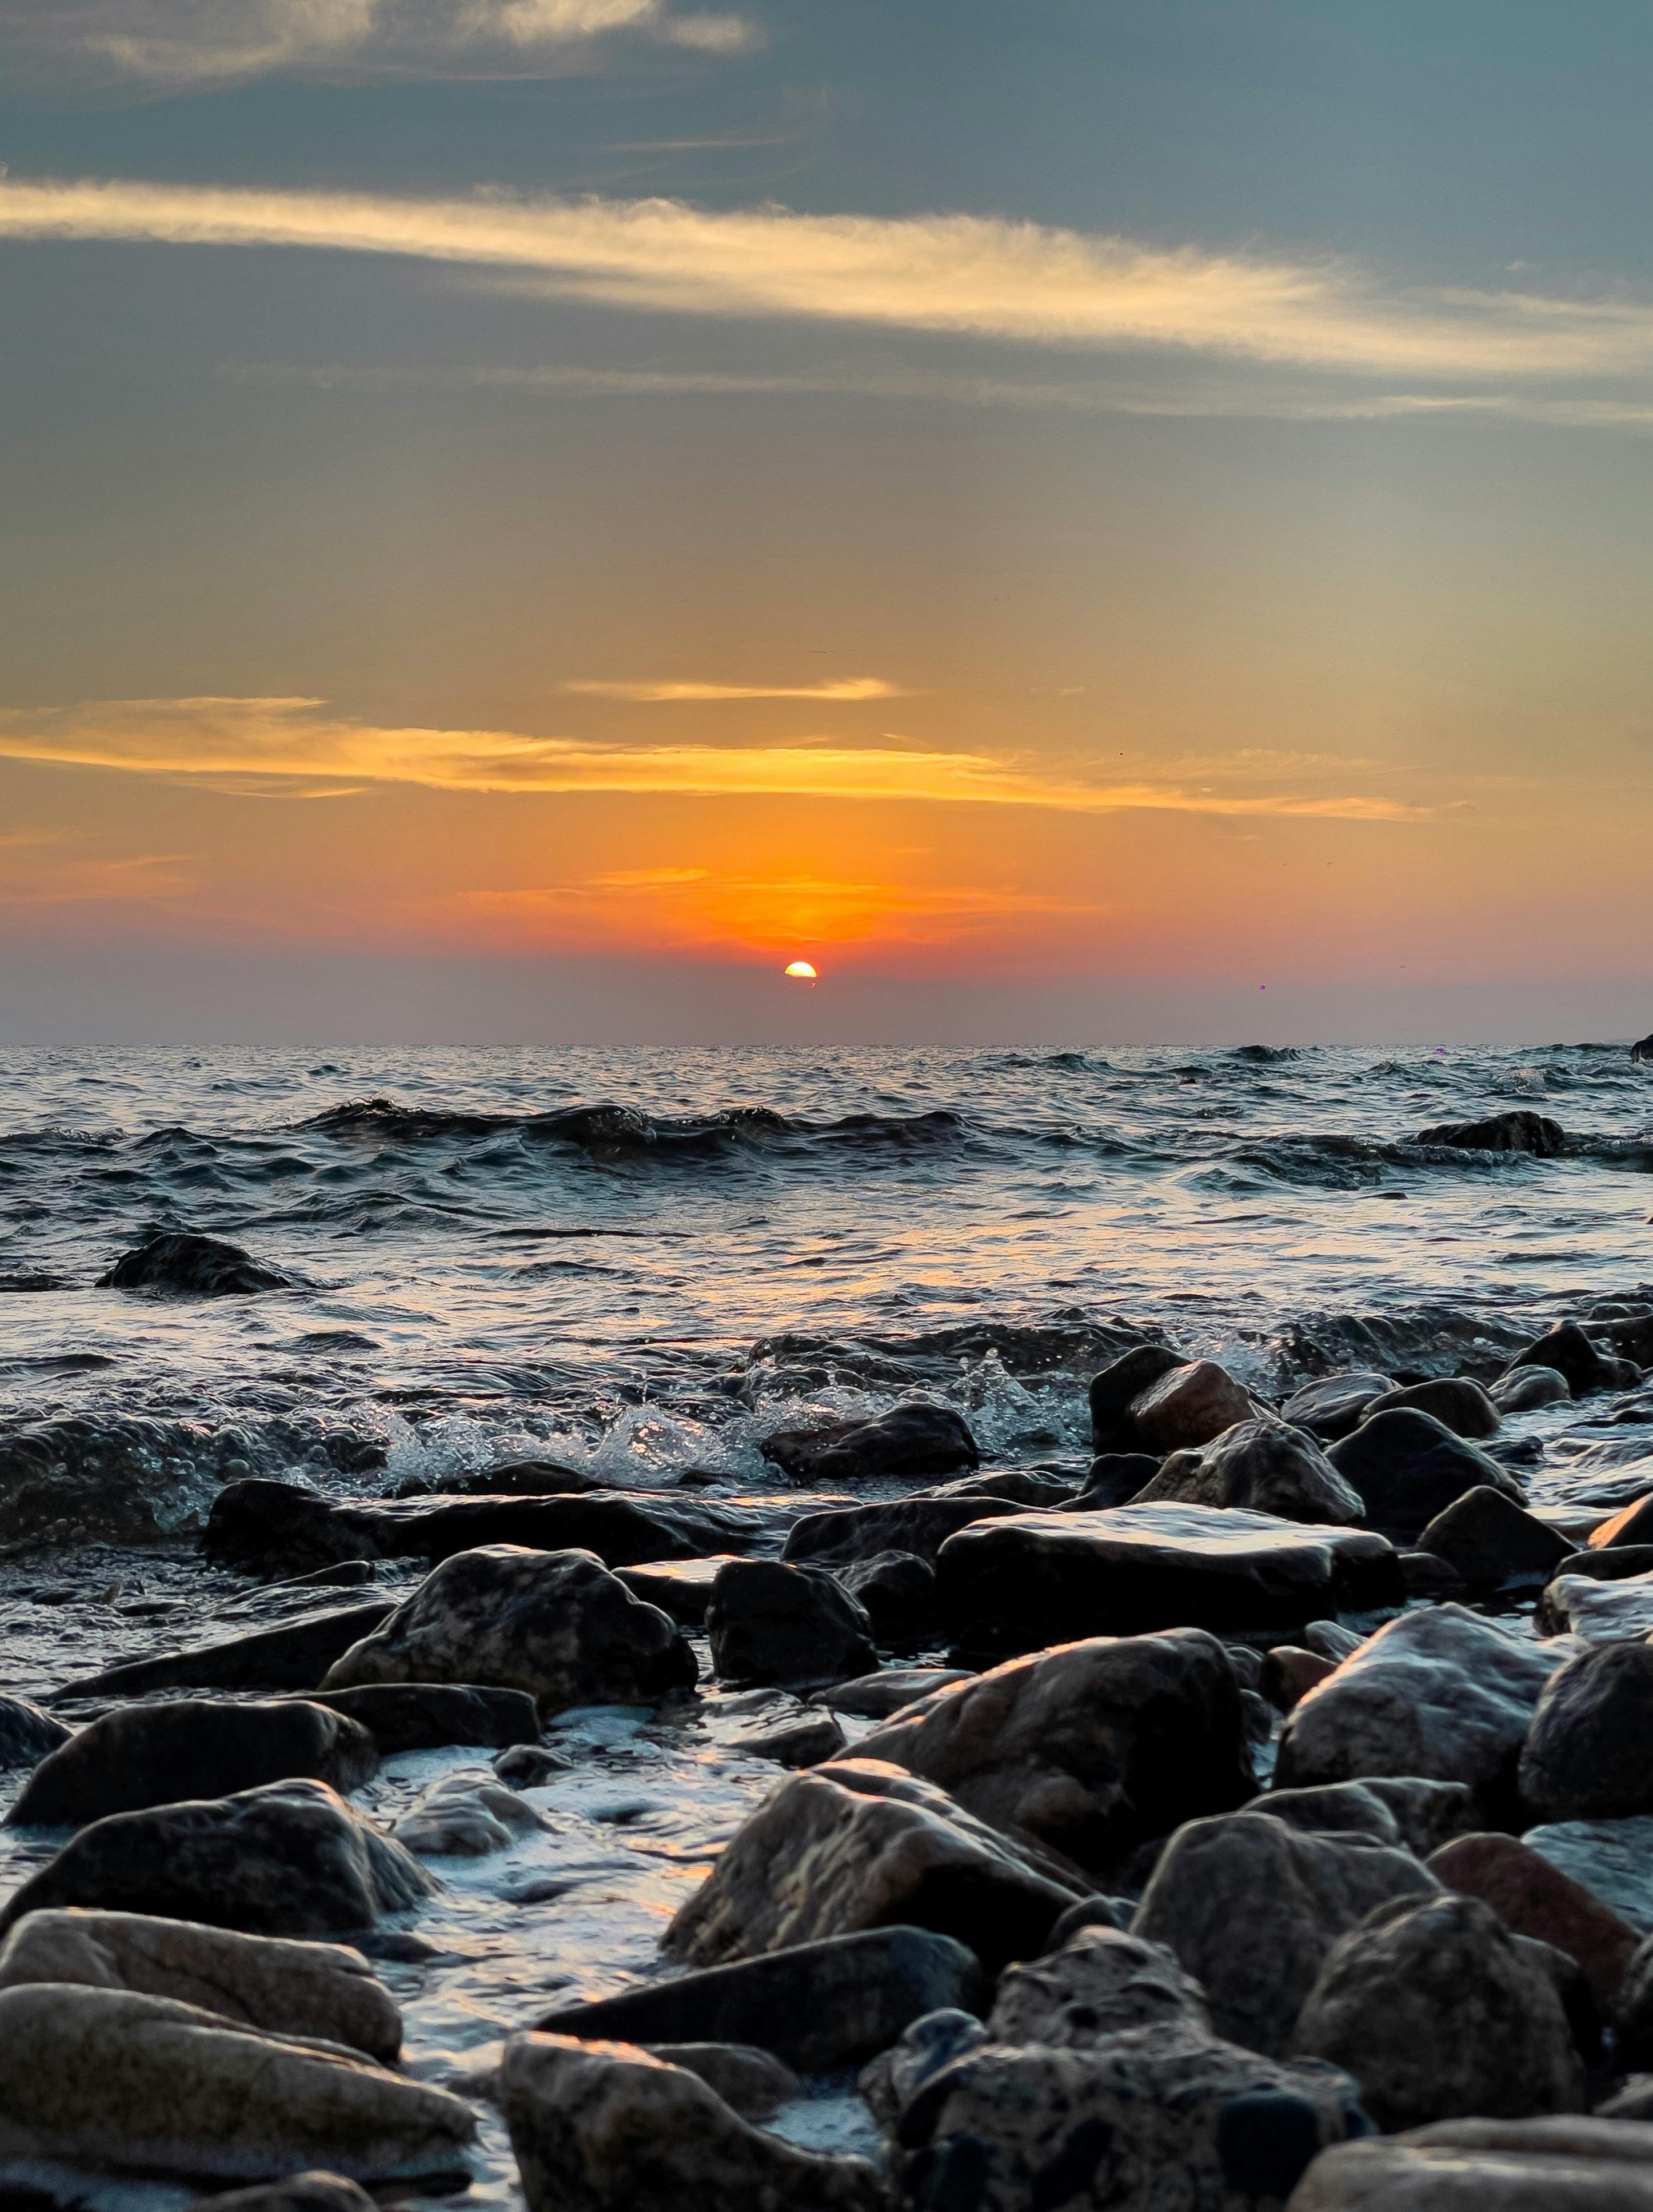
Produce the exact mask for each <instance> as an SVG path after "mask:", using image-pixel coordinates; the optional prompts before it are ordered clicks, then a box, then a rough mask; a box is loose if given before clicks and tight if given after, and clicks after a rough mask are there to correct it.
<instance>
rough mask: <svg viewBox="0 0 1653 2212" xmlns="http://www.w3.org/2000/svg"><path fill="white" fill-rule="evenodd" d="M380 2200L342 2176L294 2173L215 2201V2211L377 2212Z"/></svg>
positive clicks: (256, 2183) (232, 2190)
mask: <svg viewBox="0 0 1653 2212" xmlns="http://www.w3.org/2000/svg"><path fill="white" fill-rule="evenodd" d="M375 2203H376V2200H375V2199H374V2198H373V2197H369V2196H368V2192H367V2191H366V2190H365V2189H363V2188H362V2186H361V2185H360V2183H358V2182H355V2181H346V2179H344V2177H343V2174H342V2173H290V2174H289V2175H287V2176H286V2178H285V2179H283V2180H281V2181H261V2182H255V2183H254V2184H253V2185H252V2188H251V2189H231V2190H228V2191H225V2193H224V2194H223V2195H222V2196H221V2197H214V2198H213V2200H212V2212H375Z"/></svg>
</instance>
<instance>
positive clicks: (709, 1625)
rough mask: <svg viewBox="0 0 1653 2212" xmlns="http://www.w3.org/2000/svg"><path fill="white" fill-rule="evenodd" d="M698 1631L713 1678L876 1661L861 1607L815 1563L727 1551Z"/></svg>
mask: <svg viewBox="0 0 1653 2212" xmlns="http://www.w3.org/2000/svg"><path fill="white" fill-rule="evenodd" d="M706 1633H707V1637H708V1640H709V1642H710V1644H711V1647H712V1665H713V1668H714V1670H715V1672H716V1674H717V1676H718V1679H719V1680H720V1681H724V1682H739V1683H771V1682H780V1683H787V1682H793V1683H821V1682H835V1681H842V1680H843V1679H844V1678H845V1677H846V1676H847V1675H853V1674H865V1673H866V1672H867V1670H868V1669H869V1668H872V1667H875V1666H876V1665H877V1664H878V1646H877V1645H876V1644H874V1642H873V1640H872V1622H871V1620H869V1619H868V1618H867V1615H866V1608H865V1607H863V1606H861V1605H860V1604H859V1603H858V1602H857V1601H856V1600H855V1599H854V1598H853V1597H852V1596H851V1595H850V1594H849V1592H848V1590H847V1589H844V1588H843V1587H842V1584H841V1583H838V1582H836V1581H835V1580H834V1578H833V1577H832V1576H831V1575H830V1574H828V1573H827V1571H826V1570H825V1569H824V1568H823V1567H799V1566H791V1565H787V1564H786V1563H785V1562H784V1561H782V1560H781V1559H731V1560H730V1561H729V1562H728V1564H727V1565H726V1566H723V1567H720V1569H719V1570H718V1575H717V1579H716V1581H715V1582H714V1583H713V1584H712V1595H711V1601H710V1603H709V1604H708V1607H707V1608H706Z"/></svg>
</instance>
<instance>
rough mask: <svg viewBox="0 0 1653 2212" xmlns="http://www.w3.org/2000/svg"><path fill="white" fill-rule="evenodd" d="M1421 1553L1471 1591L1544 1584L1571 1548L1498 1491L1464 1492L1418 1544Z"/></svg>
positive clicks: (1434, 1520)
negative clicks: (1440, 1561) (1444, 1566)
mask: <svg viewBox="0 0 1653 2212" xmlns="http://www.w3.org/2000/svg"><path fill="white" fill-rule="evenodd" d="M1418 1549H1419V1551H1420V1552H1430V1553H1433V1554H1434V1555H1435V1557H1436V1558H1437V1559H1444V1560H1445V1561H1446V1563H1447V1565H1449V1567H1451V1568H1452V1569H1453V1570H1454V1571H1455V1573H1456V1574H1458V1575H1459V1576H1461V1577H1462V1579H1463V1581H1464V1582H1465V1583H1468V1586H1469V1587H1470V1588H1471V1589H1498V1588H1499V1587H1501V1586H1502V1585H1504V1584H1506V1583H1523V1582H1547V1581H1548V1580H1549V1578H1550V1577H1551V1576H1552V1575H1553V1573H1554V1572H1555V1570H1556V1568H1557V1567H1558V1566H1559V1564H1560V1562H1561V1561H1562V1560H1563V1559H1565V1558H1566V1557H1567V1555H1568V1553H1569V1552H1570V1551H1571V1546H1570V1545H1569V1543H1568V1542H1567V1540H1566V1538H1565V1536H1562V1535H1559V1534H1557V1532H1556V1531H1555V1530H1554V1529H1553V1528H1551V1527H1550V1525H1549V1524H1548V1522H1544V1521H1541V1520H1539V1519H1538V1518H1537V1516H1535V1515H1534V1514H1531V1513H1528V1512H1524V1511H1523V1510H1522V1508H1521V1507H1520V1506H1519V1505H1516V1504H1514V1503H1513V1502H1512V1501H1511V1500H1510V1498H1507V1497H1505V1496H1504V1492H1502V1491H1498V1490H1491V1489H1487V1488H1486V1487H1485V1486H1482V1487H1480V1488H1478V1489H1475V1490H1467V1491H1465V1492H1464V1494H1463V1496H1462V1498H1454V1500H1453V1501H1452V1503H1451V1504H1450V1505H1449V1506H1448V1507H1447V1509H1446V1510H1445V1511H1444V1512H1443V1513H1437V1515H1436V1516H1435V1518H1434V1519H1433V1520H1432V1521H1431V1522H1430V1524H1429V1526H1428V1527H1427V1528H1425V1530H1424V1532H1423V1534H1422V1535H1420V1536H1419V1539H1418Z"/></svg>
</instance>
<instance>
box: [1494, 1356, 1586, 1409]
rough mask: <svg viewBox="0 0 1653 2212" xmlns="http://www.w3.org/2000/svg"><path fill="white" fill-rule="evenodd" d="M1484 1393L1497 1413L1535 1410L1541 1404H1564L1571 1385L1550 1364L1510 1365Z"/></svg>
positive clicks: (1570, 1392) (1569, 1394) (1570, 1391)
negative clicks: (1540, 1365)
mask: <svg viewBox="0 0 1653 2212" xmlns="http://www.w3.org/2000/svg"><path fill="white" fill-rule="evenodd" d="M1486 1395H1487V1396H1488V1397H1489V1398H1490V1399H1491V1400H1492V1403H1493V1404H1494V1405H1495V1406H1496V1407H1498V1412H1499V1413H1536V1412H1537V1411H1538V1410H1539V1408H1540V1407H1541V1406H1559V1405H1561V1404H1564V1403H1565V1401H1566V1400H1567V1399H1569V1398H1571V1395H1572V1388H1571V1384H1570V1383H1568V1381H1567V1378H1566V1376H1565V1375H1562V1374H1560V1373H1559V1372H1558V1371H1557V1370H1556V1369H1555V1368H1553V1367H1512V1368H1511V1369H1510V1371H1509V1373H1508V1374H1507V1375H1500V1376H1498V1381H1497V1382H1496V1383H1493V1384H1492V1387H1491V1389H1489V1390H1488V1391H1487V1394H1486Z"/></svg>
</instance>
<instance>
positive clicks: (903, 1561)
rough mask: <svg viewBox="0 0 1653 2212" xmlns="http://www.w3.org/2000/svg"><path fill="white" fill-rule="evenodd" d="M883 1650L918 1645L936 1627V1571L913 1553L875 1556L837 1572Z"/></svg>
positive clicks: (853, 1562) (888, 1553) (855, 1561)
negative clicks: (869, 1623)
mask: <svg viewBox="0 0 1653 2212" xmlns="http://www.w3.org/2000/svg"><path fill="white" fill-rule="evenodd" d="M837 1576H838V1580H839V1581H840V1582H841V1583H842V1584H843V1586H844V1588H845V1589H847V1590H848V1593H849V1595H850V1596H851V1597H853V1598H854V1601H855V1602H856V1604H857V1605H859V1606H860V1607H861V1608H862V1610H863V1611H864V1612H865V1613H866V1617H867V1619H868V1620H869V1621H870V1622H871V1623H872V1634H873V1636H874V1637H875V1638H877V1640H878V1643H879V1644H880V1645H882V1646H883V1648H884V1650H893V1649H895V1648H896V1647H898V1646H901V1645H905V1646H907V1647H909V1649H910V1647H911V1646H912V1645H913V1644H917V1643H919V1642H921V1640H922V1639H923V1638H925V1637H927V1635H928V1634H929V1633H930V1632H932V1631H933V1628H934V1626H935V1623H936V1588H935V1568H934V1566H933V1565H932V1563H931V1562H930V1561H929V1560H928V1559H920V1558H919V1557H918V1555H917V1553H914V1552H875V1553H873V1555H872V1558H871V1559H853V1560H851V1562H850V1564H849V1565H848V1566H847V1567H840V1568H839V1569H838V1570H837Z"/></svg>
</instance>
